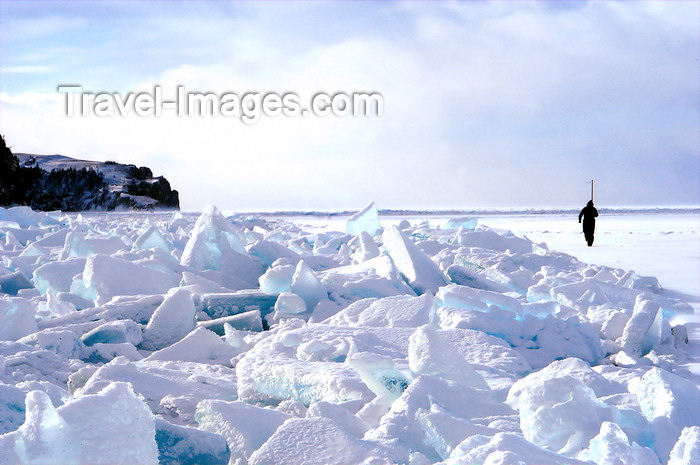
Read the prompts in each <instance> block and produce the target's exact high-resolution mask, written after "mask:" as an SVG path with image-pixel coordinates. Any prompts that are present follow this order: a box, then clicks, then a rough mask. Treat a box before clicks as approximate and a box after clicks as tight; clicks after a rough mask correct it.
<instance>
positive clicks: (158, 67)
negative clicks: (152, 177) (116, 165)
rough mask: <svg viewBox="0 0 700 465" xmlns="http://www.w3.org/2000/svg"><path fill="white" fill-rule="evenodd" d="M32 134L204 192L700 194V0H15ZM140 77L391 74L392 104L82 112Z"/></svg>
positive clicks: (211, 195) (480, 200) (17, 74)
mask: <svg viewBox="0 0 700 465" xmlns="http://www.w3.org/2000/svg"><path fill="white" fill-rule="evenodd" d="M0 14H1V16H0V18H1V20H0V60H1V61H0V66H1V67H2V73H1V75H0V131H1V132H2V133H3V134H4V135H5V137H6V139H7V141H8V143H9V144H10V145H11V146H12V147H13V149H14V150H15V151H17V152H32V153H44V154H49V153H61V154H65V155H69V156H75V157H78V158H88V159H101V160H107V159H109V160H118V161H120V162H123V163H133V164H136V165H147V166H150V167H151V168H152V169H153V170H154V172H156V173H160V174H163V175H165V176H166V177H167V178H168V179H169V180H170V181H171V184H172V185H173V186H174V187H175V188H177V189H178V190H179V191H180V193H181V203H182V207H183V208H184V209H187V210H199V209H201V208H202V207H203V206H204V205H206V204H209V203H213V204H216V205H218V206H220V207H221V208H227V209H235V210H246V211H251V210H263V209H264V210H277V209H316V210H318V209H320V210H340V209H354V208H361V207H362V206H364V205H365V204H366V203H368V202H369V201H376V202H377V204H378V206H379V207H380V208H479V207H481V208H483V207H547V206H555V207H567V206H572V207H577V206H581V205H583V203H585V201H586V200H587V195H588V186H587V184H586V182H587V181H589V180H590V179H592V178H594V179H596V185H597V190H596V192H597V197H596V200H597V203H598V204H599V205H601V206H626V205H682V204H698V203H699V202H698V199H700V184H699V183H700V133H699V129H698V128H700V85H699V84H698V83H699V82H700V63H699V61H698V57H699V56H700V3H698V2H687V3H685V2H612V1H604V2H603V1H601V2H505V1H504V2H485V1H484V2H482V1H480V2H449V3H439V2H407V3H405V2H336V3H326V2H317V1H314V2H279V3H278V2H272V1H265V2H254V3H245V2H168V1H156V2H136V1H126V2H83V1H68V2H62V1H51V2H49V1H46V2H7V1H5V2H0ZM61 84H80V85H82V86H83V87H84V88H87V89H90V90H94V91H108V92H121V93H126V92H130V91H133V90H138V89H147V88H151V87H152V86H153V85H157V84H159V85H162V86H163V87H164V88H173V89H174V88H175V86H176V85H178V84H180V85H184V86H186V87H187V88H188V89H190V90H200V91H213V92H236V93H244V92H247V91H259V92H279V93H282V92H287V91H292V92H296V93H298V94H299V95H300V97H301V99H302V100H305V99H306V98H309V97H310V96H311V95H313V94H314V93H315V92H319V91H325V92H330V93H334V92H338V91H344V92H352V91H375V92H380V93H381V94H382V95H383V97H384V115H383V116H382V117H380V118H336V117H325V118H314V117H312V118H289V117H286V118H285V117H275V118H266V119H265V118H264V119H263V120H261V121H260V122H259V123H258V124H255V125H246V124H243V123H241V122H240V121H238V120H236V119H231V118H221V117H219V118H212V117H209V118H176V117H175V116H174V115H166V116H163V117H160V118H156V117H136V116H129V117H124V118H121V117H114V118H97V117H87V118H75V117H74V118H68V117H66V116H65V111H64V106H63V99H62V98H63V96H62V95H60V94H58V93H57V92H56V88H57V86H58V85H61Z"/></svg>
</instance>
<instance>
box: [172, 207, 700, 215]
mask: <svg viewBox="0 0 700 465" xmlns="http://www.w3.org/2000/svg"><path fill="white" fill-rule="evenodd" d="M224 210H225V209H224ZM579 211H580V209H578V208H535V209H525V208H490V209H471V210H457V209H449V210H398V209H396V210H395V209H383V210H381V209H380V210H379V216H486V215H488V216H491V215H558V214H562V215H565V214H566V215H568V214H578V213H579ZM598 211H599V212H600V213H601V214H607V215H618V214H640V213H645V214H649V213H653V214H699V213H700V206H696V207H611V208H598ZM183 213H184V212H183ZM188 213H192V212H188ZM355 213H356V211H354V210H343V211H337V212H323V211H302V210H298V211H295V210H283V211H273V212H253V211H251V212H236V215H257V216H265V217H268V216H279V217H298V216H318V217H335V216H341V217H342V216H351V215H353V214H355Z"/></svg>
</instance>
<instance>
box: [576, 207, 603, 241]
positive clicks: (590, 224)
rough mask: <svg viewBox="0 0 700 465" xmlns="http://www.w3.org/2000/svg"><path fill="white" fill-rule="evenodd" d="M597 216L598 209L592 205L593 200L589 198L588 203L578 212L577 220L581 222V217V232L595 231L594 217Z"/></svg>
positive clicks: (589, 233)
mask: <svg viewBox="0 0 700 465" xmlns="http://www.w3.org/2000/svg"><path fill="white" fill-rule="evenodd" d="M597 216H598V210H597V209H596V208H595V207H594V206H593V201H591V200H589V201H588V204H587V205H586V206H585V207H583V210H581V213H579V214H578V222H579V223H580V222H581V217H583V233H584V234H586V235H592V234H593V232H594V231H595V219H596V217H597Z"/></svg>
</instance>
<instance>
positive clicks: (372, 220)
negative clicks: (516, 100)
mask: <svg viewBox="0 0 700 465" xmlns="http://www.w3.org/2000/svg"><path fill="white" fill-rule="evenodd" d="M699 219H700V217H699V216H698V215H697V214H692V215H691V214H687V215H686V214H674V215H663V214H658V213H654V214H651V213H650V214H616V215H607V216H606V215H602V216H601V217H600V219H599V221H598V227H597V234H596V237H597V239H596V244H595V247H592V248H588V247H586V246H585V243H584V241H583V238H582V235H581V234H580V232H579V230H580V229H579V225H578V223H577V222H576V218H575V215H566V216H564V215H483V216H481V217H479V225H480V226H478V227H476V229H475V226H476V224H475V222H474V221H472V220H470V219H467V218H461V219H455V218H451V217H441V216H439V215H423V216H420V217H410V216H401V217H398V216H397V217H381V218H379V217H378V216H377V212H376V208H374V206H373V205H369V206H368V207H367V208H365V209H364V210H363V211H362V214H359V215H356V216H354V217H352V218H341V217H337V216H335V217H330V218H325V217H313V216H305V217H303V218H270V217H255V216H254V215H242V216H229V215H225V214H222V213H221V212H219V211H218V210H217V209H216V208H213V207H210V208H207V209H206V210H205V212H203V213H202V214H201V215H199V214H180V213H175V214H165V213H155V214H126V213H119V214H96V213H89V214H81V215H75V214H72V215H61V214H60V213H55V214H45V213H36V212H31V211H29V210H27V209H22V208H20V209H12V210H4V209H0V257H1V258H2V262H0V289H2V291H3V292H2V293H0V464H15V463H18V464H19V463H22V464H29V463H42V464H64V463H65V464H68V463H70V464H114V465H116V464H142V463H143V464H160V465H165V464H168V465H169V464H222V465H223V464H227V463H230V464H237V465H245V464H250V465H254V464H258V465H264V464H270V465H272V464H299V465H302V464H304V465H314V464H318V465H321V464H338V465H341V464H342V465H345V464H366V465H370V464H372V465H374V464H385V463H386V464H389V463H394V464H412V465H424V464H436V463H440V464H444V465H467V464H470V465H471V464H487V465H515V464H518V465H522V464H524V465H567V464H571V465H573V464H585V463H588V464H596V465H620V464H623V465H654V464H669V465H681V464H682V465H697V464H698V463H700V394H699V393H700V391H699V390H698V386H699V385H700V383H699V381H698V380H699V379H700V377H699V374H700V373H699V371H698V366H700V364H699V363H698V342H699V341H698V333H699V332H700V330H699V328H700V325H698V314H699V313H700V310H699V309H698V301H699V300H700V298H699V296H700V290H699V289H698V288H699V287H700V279H699V277H698V274H699V273H700V241H699V236H698V234H699V230H700V224H699ZM380 221H381V227H382V228H383V229H381V228H380V227H379V226H380V224H379V222H380ZM493 228H495V229H493ZM506 230H510V231H513V233H514V234H511V233H509V232H507V231H506ZM346 231H347V233H346ZM526 238H527V239H526ZM541 243H546V244H547V247H544V246H542V245H538V244H541ZM631 270H634V271H635V272H632V271H631ZM653 276H656V277H657V278H658V281H657V280H656V279H655V278H653ZM264 329H265V330H264ZM267 329H269V330H267Z"/></svg>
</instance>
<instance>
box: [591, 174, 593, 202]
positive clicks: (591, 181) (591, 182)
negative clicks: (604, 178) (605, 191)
mask: <svg viewBox="0 0 700 465" xmlns="http://www.w3.org/2000/svg"><path fill="white" fill-rule="evenodd" d="M592 201H593V180H592V179H591V202H592Z"/></svg>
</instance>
